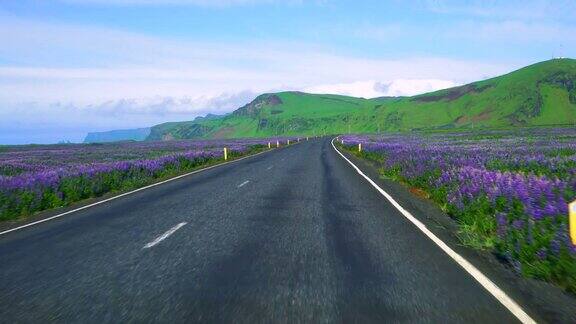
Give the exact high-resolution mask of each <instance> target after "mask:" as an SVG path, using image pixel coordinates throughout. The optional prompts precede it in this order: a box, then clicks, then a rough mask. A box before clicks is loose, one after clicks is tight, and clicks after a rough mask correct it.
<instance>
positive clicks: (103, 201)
mask: <svg viewBox="0 0 576 324" xmlns="http://www.w3.org/2000/svg"><path fill="white" fill-rule="evenodd" d="M273 151H274V150H268V151H263V152H260V153H256V154H253V155H248V156H245V157H241V158H239V159H236V160H232V161H228V162H222V163H218V164H216V165H212V166H209V167H205V168H203V169H199V170H195V171H192V172H188V173H185V174H182V175H179V176H176V177H174V178H170V179H166V180H163V181H160V182H157V183H153V184H151V185H148V186H145V187H142V188H138V189H135V190H132V191H129V192H125V193H123V194H119V195H117V196H114V197H110V198H107V199H104V200H101V201H98V202H95V203H92V204H89V205H86V206H82V207H79V208H76V209H73V210H69V211H67V212H64V213H62V214H58V215H54V216H51V217H48V218H44V219H41V220H38V221H35V222H32V223H28V224H24V225H22V226H18V227H14V228H12V229H9V230H5V231H3V232H0V235H4V234H8V233H10V232H14V231H17V230H21V229H23V228H26V227H30V226H34V225H37V224H41V223H44V222H47V221H50V220H53V219H56V218H60V217H62V216H66V215H69V214H72V213H75V212H77V211H81V210H83V209H88V208H90V207H94V206H98V205H100V204H103V203H106V202H109V201H111V200H114V199H118V198H121V197H124V196H128V195H131V194H133V193H136V192H138V191H142V190H146V189H149V188H152V187H156V186H159V185H161V184H164V183H167V182H170V181H174V180H177V179H180V178H184V177H187V176H189V175H192V174H195V173H199V172H202V171H207V170H210V169H213V168H217V167H219V166H223V165H226V164H230V163H234V162H238V161H241V160H244V159H247V158H251V157H254V156H257V155H260V154H264V153H267V152H273Z"/></svg>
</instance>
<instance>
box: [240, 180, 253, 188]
mask: <svg viewBox="0 0 576 324" xmlns="http://www.w3.org/2000/svg"><path fill="white" fill-rule="evenodd" d="M248 182H250V180H246V181H244V182H242V183H241V184H239V185H238V188H240V187H242V186H244V185H245V184H247V183H248Z"/></svg>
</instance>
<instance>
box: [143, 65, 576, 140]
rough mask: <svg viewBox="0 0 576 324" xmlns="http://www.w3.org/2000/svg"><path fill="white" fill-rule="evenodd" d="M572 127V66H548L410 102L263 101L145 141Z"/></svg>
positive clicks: (292, 97)
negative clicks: (462, 129)
mask: <svg viewBox="0 0 576 324" xmlns="http://www.w3.org/2000/svg"><path fill="white" fill-rule="evenodd" d="M575 122H576V60H573V59H555V60H550V61H545V62H541V63H538V64H534V65H531V66H528V67H525V68H523V69H520V70H518V71H514V72H512V73H509V74H506V75H503V76H500V77H497V78H493V79H489V80H484V81H480V82H474V83H471V84H468V85H464V86H460V87H456V88H451V89H446V90H441V91H436V92H432V93H428V94H423V95H419V96H414V97H401V98H387V97H384V98H376V99H363V98H353V97H346V96H337V95H317V94H306V93H302V92H281V93H275V94H264V95H261V96H259V97H258V98H256V99H255V100H254V101H252V102H251V103H249V104H247V105H245V106H243V107H241V108H239V109H237V110H236V111H234V112H233V113H232V114H230V115H227V116H223V117H219V118H209V119H201V120H195V121H191V122H179V123H166V124H161V125H157V126H154V127H153V128H152V130H151V133H150V135H149V136H148V139H149V140H162V139H164V140H166V139H180V138H229V137H265V136H276V135H315V134H316V135H318V134H324V133H327V134H330V133H346V132H348V131H351V132H359V133H362V132H376V131H378V130H381V131H409V130H424V129H450V128H471V127H515V126H545V125H566V124H574V123H575Z"/></svg>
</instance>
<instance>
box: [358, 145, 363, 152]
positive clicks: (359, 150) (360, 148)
mask: <svg viewBox="0 0 576 324" xmlns="http://www.w3.org/2000/svg"><path fill="white" fill-rule="evenodd" d="M358 152H362V143H358Z"/></svg>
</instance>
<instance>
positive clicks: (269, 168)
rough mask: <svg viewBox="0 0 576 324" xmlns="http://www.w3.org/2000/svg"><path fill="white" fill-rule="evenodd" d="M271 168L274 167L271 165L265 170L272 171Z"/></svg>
mask: <svg viewBox="0 0 576 324" xmlns="http://www.w3.org/2000/svg"><path fill="white" fill-rule="evenodd" d="M273 167H274V166H272V165H271V166H269V167H267V168H266V170H272V168H273Z"/></svg>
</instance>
